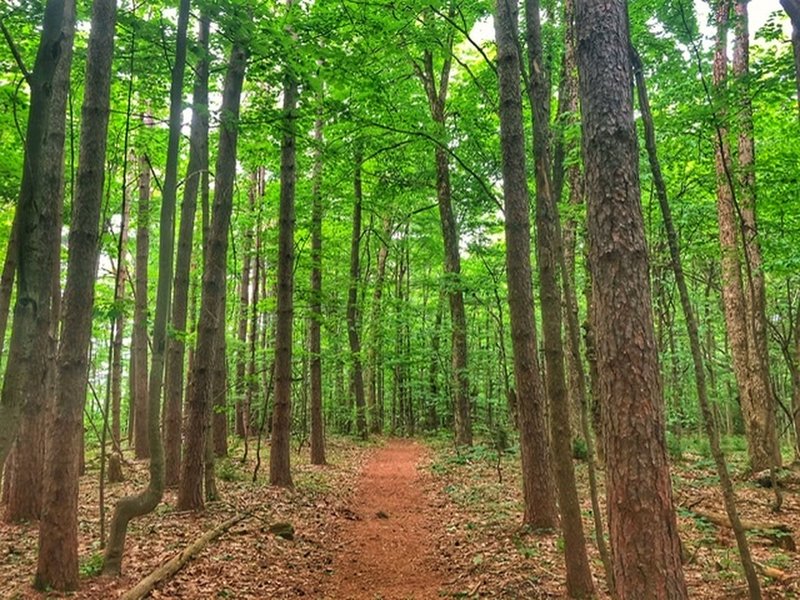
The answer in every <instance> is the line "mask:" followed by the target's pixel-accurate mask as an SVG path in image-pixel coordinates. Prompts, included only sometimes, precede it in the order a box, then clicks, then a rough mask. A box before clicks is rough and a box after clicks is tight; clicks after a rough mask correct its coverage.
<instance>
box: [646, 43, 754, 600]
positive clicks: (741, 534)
mask: <svg viewBox="0 0 800 600" xmlns="http://www.w3.org/2000/svg"><path fill="white" fill-rule="evenodd" d="M631 54H632V60H633V68H634V77H635V80H636V90H637V92H638V98H639V111H640V112H641V114H642V122H643V124H644V137H645V146H646V147H647V156H648V159H649V161H650V171H651V173H652V175H653V183H654V185H655V188H656V196H657V198H658V204H659V207H660V208H661V215H662V218H663V219H664V227H665V229H666V230H667V243H668V244H669V252H670V262H671V267H672V271H673V273H674V275H675V283H676V284H677V286H678V294H679V296H680V301H681V307H682V309H683V314H684V318H685V319H686V330H687V333H688V335H689V346H690V349H691V352H692V364H693V366H694V376H695V385H696V387H697V398H698V401H699V403H700V412H701V413H702V415H703V424H704V426H705V431H706V436H707V437H708V441H709V443H710V446H711V454H712V456H713V458H714V463H715V464H716V468H717V474H718V475H719V479H720V488H721V489H722V498H723V503H724V505H725V512H726V513H727V515H728V523H729V526H730V527H731V528H732V529H733V532H734V536H735V537H736V544H737V547H738V548H739V556H740V558H741V561H742V568H743V569H744V573H745V578H746V580H747V586H748V589H749V591H750V598H751V599H753V600H756V599H760V598H761V585H760V583H759V581H758V574H757V573H756V570H755V567H754V565H753V559H752V557H751V555H750V546H749V544H748V541H747V534H746V531H745V528H744V527H743V526H742V522H741V520H740V519H739V513H738V511H737V509H736V495H735V492H734V489H733V483H732V481H731V477H730V473H729V472H728V465H727V463H726V462H725V455H724V454H723V452H722V448H721V447H720V441H719V431H718V430H717V427H716V424H715V422H714V414H713V412H712V409H711V403H710V401H709V398H708V387H707V385H706V373H705V365H704V362H703V351H702V348H701V346H700V333H699V327H698V325H697V317H696V316H695V312H694V308H693V307H692V301H691V298H690V296H689V289H688V287H687V285H686V277H685V276H684V273H683V265H682V261H681V253H680V247H679V245H678V235H677V232H676V231H675V225H674V223H673V220H672V210H671V208H670V206H669V200H668V198H667V186H666V183H665V182H664V177H663V175H662V173H661V164H660V162H659V160H658V153H657V150H656V135H655V127H654V125H653V115H652V112H651V110H650V101H649V99H648V96H647V86H646V83H645V79H644V73H643V72H642V62H641V59H640V58H639V55H638V53H637V52H636V50H635V49H633V48H632V49H631Z"/></svg>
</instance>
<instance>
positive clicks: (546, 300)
mask: <svg viewBox="0 0 800 600" xmlns="http://www.w3.org/2000/svg"><path fill="white" fill-rule="evenodd" d="M501 1H502V0H501ZM540 18H541V17H540V14H539V0H526V2H525V22H526V24H527V31H526V39H527V43H528V65H529V68H528V70H529V72H530V80H529V82H528V92H529V95H530V103H531V112H532V116H533V155H534V161H535V171H536V230H537V237H536V250H537V259H538V260H537V265H538V268H539V289H540V300H541V303H542V334H543V337H544V361H545V387H546V389H547V395H548V398H549V401H550V437H551V440H552V444H553V454H552V456H553V471H554V473H555V477H556V489H557V490H558V506H559V508H560V510H561V529H562V531H563V534H564V557H565V561H566V570H567V594H568V595H569V597H570V598H589V597H591V596H592V595H593V594H594V584H593V583H592V572H591V570H590V569H589V557H588V555H587V553H586V538H585V537H584V534H583V521H582V519H581V507H580V502H579V500H578V488H577V485H576V483H575V467H574V465H573V463H572V432H571V429H570V423H571V420H572V419H571V416H570V413H571V410H570V405H569V397H568V396H567V388H566V373H565V371H564V346H563V342H562V337H561V330H562V321H563V319H562V313H561V290H560V288H559V281H558V278H559V265H560V262H559V256H561V255H562V243H561V223H560V220H559V214H558V202H557V200H556V198H555V196H554V195H553V188H552V185H551V177H550V174H551V159H550V96H551V93H550V84H549V79H548V77H547V70H546V69H547V66H546V65H545V63H544V50H543V48H542V31H541V21H540Z"/></svg>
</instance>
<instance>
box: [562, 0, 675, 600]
mask: <svg viewBox="0 0 800 600" xmlns="http://www.w3.org/2000/svg"><path fill="white" fill-rule="evenodd" d="M576 25H577V39H578V45H577V47H578V71H579V76H580V86H579V89H580V98H581V113H582V117H583V119H582V124H583V131H582V133H583V154H584V164H585V168H586V190H587V201H588V232H589V266H590V269H591V271H592V278H593V288H592V299H593V307H592V311H593V313H592V317H593V325H594V333H595V336H596V349H597V363H598V379H599V381H598V383H599V391H600V394H601V398H600V402H601V405H602V413H603V426H604V427H603V428H604V432H603V435H604V437H605V447H606V459H607V462H606V464H607V470H606V490H607V498H608V512H609V521H608V522H609V531H610V536H611V546H612V548H613V549H614V552H613V561H614V580H615V581H614V583H615V591H616V595H617V597H618V598H620V599H621V600H626V599H628V598H637V599H638V598H653V599H665V600H666V599H670V600H675V599H679V598H687V597H688V594H687V590H686V582H685V580H684V577H683V570H682V566H681V552H680V540H679V539H678V527H677V522H676V518H675V508H674V505H673V501H672V483H671V481H670V475H669V462H668V458H667V448H666V440H665V433H664V414H663V391H662V389H661V381H660V373H659V363H658V351H657V348H656V342H655V332H654V328H653V314H652V304H651V292H650V281H649V276H648V262H649V261H648V256H647V242H646V240H645V235H644V219H643V216H642V210H641V198H640V193H641V190H640V186H639V154H638V143H637V136H636V125H635V123H634V117H633V101H632V97H631V86H632V84H633V78H632V73H631V66H630V60H629V47H630V37H629V31H628V14H627V3H626V2H624V0H614V1H613V2H610V3H609V2H608V1H607V0H578V1H577V2H576Z"/></svg>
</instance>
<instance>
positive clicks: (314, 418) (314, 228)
mask: <svg viewBox="0 0 800 600" xmlns="http://www.w3.org/2000/svg"><path fill="white" fill-rule="evenodd" d="M319 96H320V97H319V103H320V104H319V107H318V109H317V111H318V112H317V118H316V119H315V121H314V144H315V146H314V170H313V173H312V190H311V306H310V307H309V309H310V311H311V319H310V321H309V324H308V341H309V353H310V354H311V364H310V365H309V370H310V377H311V464H312V465H324V464H325V462H326V461H325V421H324V419H323V415H322V336H321V327H322V217H323V212H324V209H323V206H322V169H323V162H322V160H323V144H324V143H325V140H324V138H323V134H322V116H323V115H322V110H323V106H322V100H323V99H322V93H320V95H319Z"/></svg>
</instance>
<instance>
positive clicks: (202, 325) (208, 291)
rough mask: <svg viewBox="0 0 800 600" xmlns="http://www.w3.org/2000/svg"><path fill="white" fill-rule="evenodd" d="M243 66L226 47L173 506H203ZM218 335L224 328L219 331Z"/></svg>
mask: <svg viewBox="0 0 800 600" xmlns="http://www.w3.org/2000/svg"><path fill="white" fill-rule="evenodd" d="M246 64H247V54H246V52H245V50H244V48H243V47H241V46H240V45H236V44H235V45H234V46H233V48H232V49H231V55H230V60H229V63H228V72H227V74H226V76H225V86H224V90H223V93H222V109H221V111H220V119H221V121H220V141H219V152H218V155H217V165H216V169H215V173H216V177H215V183H214V203H213V208H212V216H211V225H210V227H209V232H208V239H207V248H206V259H205V272H204V273H203V289H202V293H201V297H200V318H199V319H198V322H197V323H198V324H197V348H196V351H195V355H194V363H193V364H192V369H191V373H190V375H189V379H190V380H191V382H192V383H191V386H190V387H189V392H188V394H187V397H186V427H185V431H184V442H183V443H184V448H183V461H182V463H181V479H180V485H179V486H178V508H179V509H180V510H200V509H202V508H203V506H204V497H203V474H204V471H203V466H204V460H205V456H206V452H205V450H206V446H205V444H206V438H207V436H208V428H209V426H210V424H211V423H210V417H211V410H212V406H213V397H212V396H213V392H214V388H215V387H216V386H214V385H213V381H214V369H215V367H216V362H217V356H216V354H217V352H218V350H219V349H220V348H219V346H220V343H219V329H220V328H224V316H225V314H224V311H223V307H224V302H225V292H226V285H225V282H226V277H225V275H226V269H227V264H228V263H227V257H228V228H229V227H230V221H231V212H232V210H233V187H234V183H235V180H236V147H237V143H238V138H239V107H240V102H241V95H242V84H243V82H244V72H245V67H246ZM223 331H224V329H223Z"/></svg>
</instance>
